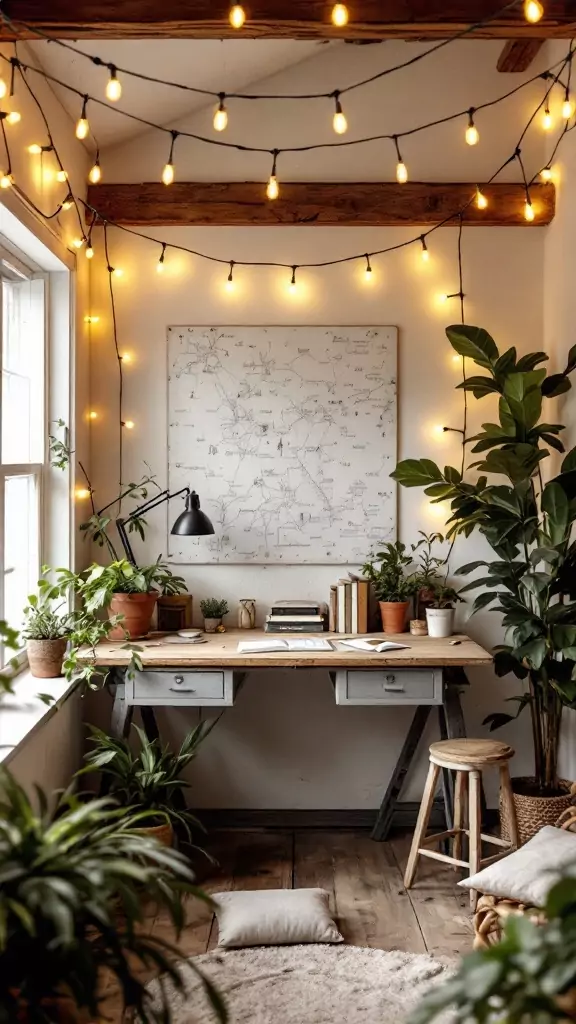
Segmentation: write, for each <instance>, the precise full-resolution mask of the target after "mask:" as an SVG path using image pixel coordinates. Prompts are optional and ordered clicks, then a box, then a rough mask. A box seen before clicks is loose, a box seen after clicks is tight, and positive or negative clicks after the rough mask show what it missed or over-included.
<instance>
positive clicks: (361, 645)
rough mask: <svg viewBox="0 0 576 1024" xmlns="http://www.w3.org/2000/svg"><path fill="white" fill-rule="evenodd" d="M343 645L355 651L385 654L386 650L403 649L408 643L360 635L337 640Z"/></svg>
mask: <svg viewBox="0 0 576 1024" xmlns="http://www.w3.org/2000/svg"><path fill="white" fill-rule="evenodd" d="M338 643H339V644H343V645H344V647H352V649H353V650H355V651H373V652H374V654H385V653H386V652H387V651H405V650H408V649H409V647H410V644H395V643H394V642H393V641H392V640H379V639H378V638H377V637H361V638H359V639H358V640H339V641H338Z"/></svg>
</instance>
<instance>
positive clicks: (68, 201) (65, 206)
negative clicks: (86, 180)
mask: <svg viewBox="0 0 576 1024" xmlns="http://www.w3.org/2000/svg"><path fill="white" fill-rule="evenodd" d="M73 205H74V204H73V202H72V200H71V199H65V200H64V202H63V203H62V209H63V210H69V209H70V208H71V207H72V206H73Z"/></svg>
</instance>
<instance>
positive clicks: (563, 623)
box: [392, 325, 576, 795]
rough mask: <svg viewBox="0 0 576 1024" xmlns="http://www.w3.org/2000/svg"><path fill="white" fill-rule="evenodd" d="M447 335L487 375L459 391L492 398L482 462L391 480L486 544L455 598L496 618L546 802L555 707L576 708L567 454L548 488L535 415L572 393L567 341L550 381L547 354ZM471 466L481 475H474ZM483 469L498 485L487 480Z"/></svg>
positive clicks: (545, 450)
mask: <svg viewBox="0 0 576 1024" xmlns="http://www.w3.org/2000/svg"><path fill="white" fill-rule="evenodd" d="M446 333H447V335H448V339H449V341H450V344H451V345H452V347H453V348H454V349H455V351H456V352H457V353H458V354H459V355H460V356H462V357H465V358H467V359H471V360H473V362H475V363H476V365H477V366H479V367H480V368H481V370H483V371H484V373H483V374H481V375H477V376H472V377H467V378H466V379H465V380H464V382H463V383H462V384H460V385H458V386H459V387H460V388H464V389H465V390H466V391H469V392H471V393H472V394H473V395H474V397H475V398H477V399H483V398H484V397H486V396H487V395H492V396H494V395H495V396H497V397H498V422H497V423H484V424H483V426H482V430H481V431H480V432H479V433H478V434H476V435H475V436H474V437H472V438H469V439H468V442H467V443H468V444H472V445H473V448H472V452H473V453H474V454H477V455H480V456H481V458H479V459H478V460H476V461H474V462H472V463H471V464H470V465H469V466H468V471H467V472H466V473H465V475H464V476H463V475H462V473H461V472H460V471H459V470H458V469H456V468H454V467H453V466H445V467H444V469H440V467H439V466H437V465H436V463H435V462H432V460H430V459H407V460H405V461H403V462H400V463H399V464H398V466H397V468H396V470H395V471H394V472H393V473H392V476H393V477H394V479H395V480H397V481H398V482H399V483H400V484H402V485H403V486H405V487H424V490H425V493H426V494H427V495H429V497H430V498H431V499H432V501H433V502H438V501H449V502H450V507H451V517H450V520H449V524H448V525H449V530H448V537H449V538H453V537H456V536H458V535H463V536H464V537H469V536H470V535H471V534H472V533H473V532H474V531H475V530H478V531H480V533H481V534H482V535H483V536H484V537H485V538H486V539H487V541H488V542H489V544H490V545H491V547H492V549H493V551H494V558H493V559H492V560H487V559H480V560H478V561H475V562H470V563H468V564H467V565H464V566H462V567H461V568H460V569H459V570H458V572H457V575H463V576H466V575H468V574H470V573H472V572H475V571H476V570H477V569H479V568H483V569H485V570H486V572H485V574H484V575H483V576H482V577H481V578H479V579H475V580H474V581H473V582H471V583H469V584H468V585H467V586H465V587H463V588H462V591H461V593H464V591H466V590H473V589H476V588H479V587H481V588H482V592H481V593H480V594H479V595H478V596H477V597H476V599H475V601H474V604H473V606H472V612H473V613H474V612H476V611H478V610H479V609H481V608H491V609H492V610H494V611H497V612H499V613H500V614H501V615H502V622H503V625H504V627H505V629H506V632H507V640H508V642H507V643H506V644H504V645H501V646H499V647H498V648H497V649H496V654H495V658H494V666H495V671H496V674H497V675H498V676H506V675H508V674H509V673H512V674H513V675H515V676H516V677H517V678H518V679H522V680H526V684H527V690H526V692H524V693H522V694H520V695H519V696H518V697H514V698H511V699H512V700H514V701H516V702H517V705H518V708H517V714H519V713H520V712H521V711H522V709H523V708H525V707H529V709H530V712H531V716H532V733H533V737H534V760H535V776H536V788H537V792H538V793H540V794H543V795H553V794H554V793H556V792H558V746H559V735H560V720H561V714H562V707H563V706H567V707H576V543H575V541H574V538H573V527H574V521H575V520H576V448H573V449H572V450H571V451H570V452H568V454H567V455H565V457H564V459H563V461H562V465H561V470H560V472H559V473H558V474H557V475H556V476H555V477H553V479H551V480H549V481H548V482H547V483H545V482H544V479H543V475H542V469H541V464H542V462H543V460H545V459H547V458H548V457H549V455H550V449H551V448H552V449H554V450H556V451H559V452H564V445H563V443H562V440H561V434H562V432H563V431H564V429H565V428H564V426H563V425H562V424H559V423H549V422H547V421H546V420H545V419H543V417H542V408H543V405H544V404H545V403H546V402H547V401H548V400H550V399H552V398H555V397H556V396H558V395H561V394H564V393H566V392H567V391H569V390H570V387H571V383H570V380H569V375H570V374H571V373H572V372H573V371H574V369H575V368H576V345H575V346H574V347H573V348H571V349H570V352H569V354H568V360H567V363H566V367H565V369H564V370H563V371H562V372H561V373H552V374H547V372H546V370H545V369H543V368H542V367H541V364H542V363H544V362H546V361H547V359H548V356H547V355H546V353H545V352H532V353H529V354H527V355H524V356H521V357H520V358H518V356H517V353H516V349H515V348H509V349H507V350H506V351H505V352H503V353H502V354H500V352H499V350H498V348H497V346H496V343H495V341H494V340H493V338H491V337H490V335H489V334H488V333H487V331H485V330H483V329H482V328H480V327H470V326H465V325H462V326H461V325H456V326H453V327H448V328H447V330H446ZM472 470H474V471H477V473H478V474H479V475H477V476H475V477H473V476H471V473H470V471H472ZM489 474H490V475H495V476H500V477H504V479H505V481H506V482H505V483H491V482H490V483H489V477H488V475H489ZM513 717H516V715H514V716H511V715H508V714H503V713H500V712H498V713H495V714H492V715H489V716H488V718H487V719H486V722H487V723H489V724H490V727H491V728H492V729H494V728H498V727H499V726H501V725H503V724H505V723H506V722H509V721H510V720H511V718H513Z"/></svg>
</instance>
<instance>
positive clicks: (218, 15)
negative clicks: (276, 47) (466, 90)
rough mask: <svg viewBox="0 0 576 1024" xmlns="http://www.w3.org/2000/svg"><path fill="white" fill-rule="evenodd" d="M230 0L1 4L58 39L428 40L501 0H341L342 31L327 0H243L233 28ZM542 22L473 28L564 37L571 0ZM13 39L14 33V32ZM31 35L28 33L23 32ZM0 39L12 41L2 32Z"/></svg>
mask: <svg viewBox="0 0 576 1024" xmlns="http://www.w3.org/2000/svg"><path fill="white" fill-rule="evenodd" d="M230 6H231V5H230V0H162V3H159V2H158V0H49V2H46V0H5V2H4V3H3V4H2V9H3V11H5V13H6V14H7V15H8V16H9V17H10V18H12V19H14V20H20V21H22V22H27V23H28V24H30V25H31V26H33V27H35V28H39V29H41V30H42V31H45V32H49V33H52V34H54V35H56V36H59V37H61V38H74V39H89V38H93V39H96V38H102V39H112V38H114V39H142V38H146V37H148V38H166V37H174V38H189V39H193V38H197V39H202V38H204V39H208V38H222V37H224V36H233V37H234V38H236V39H238V38H242V37H244V38H246V37H260V38H272V37H284V38H293V39H343V38H347V39H393V38H400V39H415V38H416V39H421V38H427V39H435V38H440V39H441V38H445V37H446V36H449V35H452V34H453V33H455V32H458V31H460V30H462V29H465V28H466V27H468V26H469V25H471V24H475V23H477V22H479V21H484V20H485V19H489V18H490V17H491V16H492V15H494V14H495V13H496V12H498V11H499V10H501V9H502V7H503V4H502V0H451V2H448V3H443V2H442V0H349V2H348V6H349V9H350V21H349V23H348V25H347V27H346V28H345V29H344V30H343V29H337V28H335V27H334V26H333V25H332V23H331V20H330V11H331V8H332V0H245V8H246V13H247V21H246V24H245V25H244V27H243V29H242V30H241V31H237V30H236V29H233V28H232V27H231V26H230V24H229V21H228V12H229V10H230ZM545 8H546V12H545V17H544V18H543V19H542V21H540V22H539V23H538V24H537V25H528V24H527V22H526V21H525V19H524V17H523V14H522V5H521V4H520V5H518V6H517V7H515V8H514V10H512V11H508V12H507V13H506V14H505V15H501V16H500V17H498V18H497V19H495V20H494V21H493V22H490V24H487V25H485V26H484V27H482V28H481V29H478V30H476V33H475V34H476V35H477V36H478V37H483V38H500V39H502V38H504V39H507V38H508V39H509V38H525V37H535V38H569V37H571V36H572V35H573V34H574V33H575V32H576V3H575V2H574V0H546V2H545ZM18 31H19V34H21V30H20V29H19V30H18ZM23 35H24V36H26V35H29V36H30V37H33V33H26V32H24V33H23ZM0 38H1V39H5V40H6V39H12V38H14V35H13V33H11V32H10V30H9V29H8V28H7V27H6V26H3V27H2V31H1V33H0Z"/></svg>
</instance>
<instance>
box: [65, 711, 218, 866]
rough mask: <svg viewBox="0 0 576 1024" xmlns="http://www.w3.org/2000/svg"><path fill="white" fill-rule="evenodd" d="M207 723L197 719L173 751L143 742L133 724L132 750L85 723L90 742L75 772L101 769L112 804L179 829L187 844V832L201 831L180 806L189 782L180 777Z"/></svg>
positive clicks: (205, 732) (208, 729)
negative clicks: (134, 744) (135, 742)
mask: <svg viewBox="0 0 576 1024" xmlns="http://www.w3.org/2000/svg"><path fill="white" fill-rule="evenodd" d="M213 725H214V723H210V722H201V723H200V725H198V726H196V728H195V729H193V730H192V731H191V732H189V733H188V735H187V736H185V738H184V740H183V742H182V745H181V747H180V750H179V751H178V752H174V751H172V750H170V749H169V747H168V746H162V745H161V743H160V740H159V739H156V740H149V739H148V737H147V736H146V733H144V732H143V731H142V730H141V729H139V728H138V727H137V726H134V729H135V732H136V734H137V736H138V749H137V750H136V751H133V750H132V748H131V746H130V743H129V742H128V740H123V739H116V738H115V737H114V736H109V735H108V734H107V733H105V732H102V730H101V729H97V728H95V727H94V726H91V727H90V738H91V740H92V743H93V744H94V746H93V749H92V750H90V751H89V752H88V753H87V754H86V755H85V757H84V760H85V761H86V767H85V768H81V769H80V772H79V773H78V774H79V775H85V774H87V773H90V772H95V771H99V772H102V773H103V774H104V775H105V776H106V779H107V783H108V791H109V793H110V794H111V796H113V797H115V798H116V799H117V800H118V803H120V804H121V805H122V806H125V807H133V808H136V809H137V810H138V811H141V812H143V813H145V814H146V817H147V821H146V824H147V825H150V826H151V825H161V824H163V823H164V822H166V823H169V824H171V825H172V826H173V827H174V828H176V829H178V828H179V827H180V828H181V829H183V830H184V832H185V833H186V836H187V838H188V840H189V841H190V842H192V833H193V831H198V830H201V831H204V829H203V827H202V825H201V824H200V822H199V821H198V819H197V818H196V817H195V816H194V815H193V814H192V813H191V812H190V811H189V810H187V809H186V807H185V806H184V800H183V794H184V791H185V790H187V789H189V788H190V783H189V782H187V781H186V780H185V779H183V778H182V777H181V776H182V772H183V771H184V770H185V769H186V768H187V767H188V765H189V764H190V763H191V762H192V761H193V760H194V758H195V757H196V756H197V754H198V749H199V747H200V745H201V744H202V743H203V741H204V740H205V739H206V737H207V736H208V734H209V733H210V732H211V730H212V728H213ZM196 848H197V849H199V847H196ZM202 852H204V851H202ZM206 856H207V855H206Z"/></svg>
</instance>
